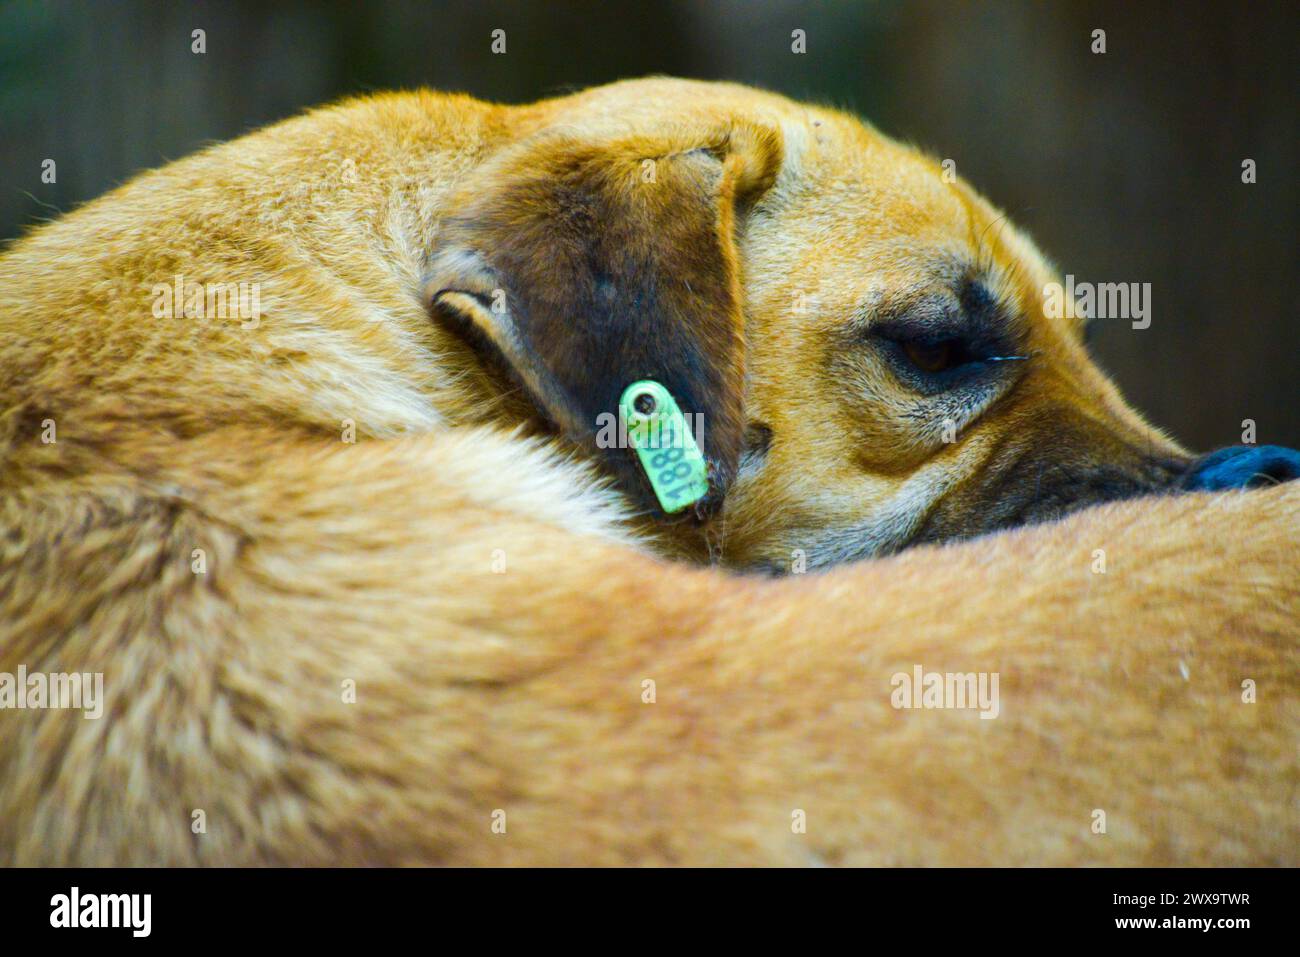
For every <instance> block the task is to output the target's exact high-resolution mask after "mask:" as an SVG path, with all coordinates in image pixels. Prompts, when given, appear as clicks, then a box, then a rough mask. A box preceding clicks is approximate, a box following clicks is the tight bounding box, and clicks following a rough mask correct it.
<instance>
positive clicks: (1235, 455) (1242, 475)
mask: <svg viewBox="0 0 1300 957" xmlns="http://www.w3.org/2000/svg"><path fill="white" fill-rule="evenodd" d="M1293 478H1300V452H1297V451H1296V450H1295V449H1288V448H1284V447H1283V446H1280V445H1233V446H1229V447H1228V448H1226V449H1218V450H1217V451H1214V452H1211V453H1210V454H1209V455H1207V456H1205V457H1204V458H1202V459H1201V460H1200V461H1198V462H1195V463H1193V464H1192V467H1191V469H1190V470H1189V471H1188V472H1187V475H1186V476H1185V477H1184V478H1183V487H1184V488H1186V489H1188V490H1189V491H1193V492H1218V491H1222V490H1223V489H1229V488H1256V487H1258V486H1261V485H1276V484H1277V483H1279V482H1289V481H1291V480H1292V479H1293Z"/></svg>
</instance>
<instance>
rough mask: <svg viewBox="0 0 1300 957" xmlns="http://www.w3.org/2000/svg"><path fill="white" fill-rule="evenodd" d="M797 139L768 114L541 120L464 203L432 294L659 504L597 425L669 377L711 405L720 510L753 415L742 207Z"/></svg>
mask: <svg viewBox="0 0 1300 957" xmlns="http://www.w3.org/2000/svg"><path fill="white" fill-rule="evenodd" d="M781 152H782V141H781V135H780V133H779V131H778V130H777V129H776V128H773V127H767V126H762V125H757V124H731V125H728V126H727V127H725V128H722V129H717V130H694V131H692V130H689V129H681V130H675V131H673V132H671V133H669V134H666V135H654V136H622V137H619V136H609V137H596V136H582V135H580V134H578V133H575V132H566V133H555V132H545V133H542V134H539V135H537V136H536V137H535V138H534V139H532V140H531V141H526V142H524V143H522V144H520V145H519V146H518V147H517V148H515V149H512V150H510V151H509V152H508V153H506V154H505V155H504V156H501V157H498V158H496V159H495V160H493V161H490V162H489V163H487V164H486V165H485V166H484V167H482V168H480V169H479V170H477V171H476V172H475V173H474V174H473V175H472V176H471V177H470V180H469V182H467V183H466V184H465V185H464V187H463V190H462V191H461V192H460V198H459V199H457V200H454V201H453V202H452V204H451V206H450V208H451V209H452V210H453V213H452V215H451V216H449V217H448V218H447V219H445V220H444V221H443V222H442V223H441V224H440V231H439V236H438V244H437V249H436V250H435V253H434V256H433V261H432V265H431V271H430V275H429V279H428V282H427V284H426V286H425V292H426V297H427V300H428V303H429V305H430V307H431V309H432V311H433V313H434V315H435V317H437V318H438V319H439V320H440V321H443V322H447V323H450V324H451V325H452V326H453V327H455V328H457V329H458V330H459V331H460V332H461V333H462V334H463V335H465V336H467V337H468V338H469V339H470V340H471V341H472V342H473V343H475V344H476V345H477V346H479V347H480V348H487V349H490V350H491V351H492V352H494V353H495V354H496V355H497V356H498V357H499V358H500V359H502V360H504V362H505V364H506V365H507V366H508V368H509V370H510V371H511V372H512V373H513V375H514V377H515V378H516V379H517V380H518V382H519V383H520V384H522V385H523V386H524V387H525V388H526V389H527V391H528V393H530V395H531V396H532V399H533V401H534V403H535V404H536V406H537V408H538V409H539V410H540V412H541V413H542V414H543V416H544V417H545V418H546V419H547V420H549V422H550V423H552V424H553V425H554V426H555V427H557V428H558V429H560V430H561V431H562V432H563V433H564V434H566V435H567V436H568V437H569V438H570V439H572V440H574V441H576V442H579V443H581V444H582V445H583V446H585V447H586V448H588V449H589V450H590V451H591V452H592V454H593V455H596V456H598V457H600V458H602V459H603V460H604V461H605V462H606V463H607V465H608V466H609V467H610V468H611V469H612V470H613V471H614V472H615V473H616V474H617V475H618V476H619V477H620V478H621V479H623V481H624V483H625V485H626V486H627V488H628V490H629V491H634V494H636V495H637V497H638V498H639V499H640V500H642V501H644V502H647V503H648V502H650V501H652V499H650V498H649V497H648V493H647V492H646V491H645V489H644V488H643V487H642V486H643V483H641V482H639V481H638V480H637V479H636V478H635V474H636V467H635V465H634V463H633V460H632V457H631V456H632V453H630V452H629V451H628V450H627V449H618V448H615V449H607V448H605V449H599V448H597V445H598V443H597V440H596V437H597V434H598V433H600V432H601V429H602V424H603V423H608V422H609V421H610V419H608V418H603V416H606V415H608V416H613V417H614V420H616V419H617V415H618V403H619V399H620V396H621V395H622V393H623V390H624V389H625V388H626V387H627V386H628V385H630V384H631V383H633V382H635V381H638V380H641V379H654V380H656V381H658V382H660V383H661V384H663V385H664V386H665V387H666V388H667V389H668V391H669V392H670V393H672V395H673V396H674V397H675V398H676V400H677V403H678V405H679V406H680V408H681V410H682V412H685V413H694V414H696V415H701V416H703V419H702V422H703V428H702V429H699V428H696V429H695V430H694V431H695V432H696V433H697V434H699V433H701V432H702V435H703V447H702V449H701V451H702V452H703V453H704V456H705V459H706V460H707V462H708V464H709V471H710V492H709V495H708V497H707V498H706V500H705V501H704V503H702V504H701V506H700V507H698V511H699V512H700V513H701V514H707V512H708V511H709V509H710V508H711V507H712V506H715V505H716V504H717V503H718V502H719V501H720V500H721V497H722V495H723V494H724V493H725V491H726V488H727V485H728V483H729V482H730V481H731V479H732V478H733V476H734V474H735V469H736V463H737V460H738V458H739V455H740V450H741V443H742V433H743V431H744V425H745V423H744V395H743V389H744V363H745V354H744V321H743V316H742V308H741V306H742V303H741V287H740V267H739V263H738V261H737V254H736V242H735V236H734V230H735V226H736V216H737V214H738V212H740V213H742V214H743V210H744V208H745V207H746V206H747V205H748V204H749V203H752V202H753V200H754V199H755V198H756V197H757V196H758V195H759V194H761V193H762V192H763V191H764V190H765V189H767V188H768V187H769V186H770V185H771V184H772V182H773V180H774V179H775V177H776V173H777V170H778V168H779V165H780V162H781ZM599 444H608V443H599Z"/></svg>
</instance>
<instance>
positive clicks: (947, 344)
mask: <svg viewBox="0 0 1300 957" xmlns="http://www.w3.org/2000/svg"><path fill="white" fill-rule="evenodd" d="M900 345H901V346H902V348H903V355H905V356H907V361H908V362H910V363H912V365H914V366H916V367H917V368H918V369H920V370H921V371H922V372H928V373H930V374H932V375H933V374H934V373H937V372H944V371H946V370H948V369H951V368H953V367H954V366H959V365H962V364H964V363H966V362H969V361H970V358H969V356H968V354H967V352H966V350H965V347H964V344H963V343H962V342H961V341H960V340H958V339H943V340H941V341H939V342H919V341H915V340H914V341H911V342H903V343H900Z"/></svg>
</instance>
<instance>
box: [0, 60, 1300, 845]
mask: <svg viewBox="0 0 1300 957" xmlns="http://www.w3.org/2000/svg"><path fill="white" fill-rule="evenodd" d="M943 172H944V171H943V170H942V168H941V166H940V165H939V164H938V162H937V161H935V160H933V159H931V158H928V157H926V156H924V155H922V154H921V153H919V152H917V151H916V150H914V149H912V148H909V147H906V146H903V145H900V144H898V143H895V142H893V141H891V140H889V139H888V138H886V137H885V136H883V135H882V134H880V133H878V132H876V131H875V130H873V129H871V128H870V127H868V126H866V125H865V124H863V123H862V122H861V121H859V120H858V119H856V118H854V117H852V116H849V115H848V114H845V113H841V112H837V111H834V110H829V109H823V108H819V107H813V106H808V105H804V104H800V103H795V102H792V101H790V100H787V99H785V98H783V97H780V96H777V95H774V94H769V93H765V92H762V91H758V90H754V89H750V88H747V87H743V86H738V85H732V84H725V83H704V82H693V81H683V80H674V79H664V78H654V79H645V80H637V81H626V82H621V83H616V84H612V85H609V86H605V87H599V88H595V89H591V90H587V91H584V92H581V93H577V94H574V95H570V96H565V97H561V98H558V99H552V100H546V101H542V102H538V103H535V104H530V105H524V106H500V105H494V104H489V103H484V102H481V101H478V100H475V99H472V98H470V97H468V96H463V95H446V94H438V93H432V92H415V93H403V94H393V95H379V96H371V97H366V98H362V99H356V100H350V101H347V102H344V103H341V104H338V105H335V106H331V107H327V108H324V109H320V110H316V111H313V112H310V113H307V114H306V115H304V116H300V117H297V118H295V119H291V120H288V121H286V122H283V123H280V124H278V125H275V126H272V127H269V128H267V129H264V130H261V131H259V132H256V133H253V134H251V135H249V136H246V137H243V138H241V139H239V140H236V141H233V142H230V143H226V144H222V145H218V146H214V147H212V148H209V149H206V150H204V151H202V152H200V153H198V154H197V155H195V156H192V157H189V158H187V159H184V160H181V161H179V162H175V163H172V164H170V165H168V166H165V167H163V168H161V169H159V170H155V171H152V172H148V173H145V174H143V175H141V176H139V177H137V178H136V179H134V180H133V181H131V182H129V183H127V184H126V185H124V186H122V187H120V188H118V189H116V190H114V191H113V192H112V193H110V194H108V195H107V196H105V197H103V198H101V199H99V200H97V201H95V202H92V203H90V204H88V205H86V206H85V207H83V208H81V209H78V210H76V211H74V212H72V213H70V214H68V215H65V216H63V217H62V218H60V219H59V220H57V221H55V222H53V223H51V224H48V225H46V226H43V227H41V228H39V229H37V230H35V231H34V232H33V233H31V234H30V235H28V236H27V237H25V238H23V239H22V240H21V241H19V242H17V243H15V244H14V245H13V246H12V247H11V248H10V249H9V250H8V251H7V252H6V253H5V254H4V255H3V257H0V282H2V283H3V288H4V289H5V290H6V295H5V297H4V301H3V302H2V303H0V330H3V335H2V336H0V523H2V525H3V528H4V532H5V534H4V537H3V544H2V545H0V568H2V569H3V572H2V574H3V578H2V579H0V586H2V587H0V628H2V629H3V631H2V632H0V675H9V676H11V677H14V678H15V679H16V676H17V675H19V674H20V672H21V673H22V674H24V675H27V676H29V677H27V678H26V681H27V682H28V683H30V682H31V681H32V680H33V679H32V678H31V677H30V676H31V675H46V674H48V675H51V676H56V677H52V678H51V679H50V683H49V685H48V686H47V687H49V688H53V687H54V685H55V683H56V682H57V681H58V680H60V679H59V678H58V677H57V676H60V675H65V676H66V675H69V674H75V675H79V676H86V679H87V682H88V681H89V676H94V675H98V676H102V682H103V689H104V691H103V696H102V698H103V700H102V701H101V702H100V703H99V707H102V714H101V715H100V716H99V717H91V716H89V714H88V713H87V714H83V713H82V712H80V711H77V710H76V709H75V708H67V707H58V706H57V705H58V703H59V702H57V701H54V700H53V698H54V697H55V696H54V695H50V699H51V700H50V701H48V702H46V704H45V706H29V707H23V708H20V707H15V706H14V703H13V700H11V701H10V702H9V704H8V706H7V708H6V709H4V710H3V713H0V726H2V727H3V729H4V733H3V735H0V860H4V861H5V862H6V863H10V864H42V865H44V864H68V863H73V864H100V865H126V864H163V865H194V864H208V865H228V864H313V865H331V864H339V865H352V864H588V865H613V864H700V863H713V864H774V863H786V864H788V863H807V864H814V863H832V864H850V865H853V864H1035V865H1043V864H1085V863H1108V864H1205V863H1242V864H1260V863H1271V864H1283V863H1289V864H1294V863H1296V860H1297V857H1296V850H1295V849H1296V848H1297V847H1300V840H1297V838H1298V837H1300V825H1298V824H1297V819H1296V815H1295V814H1294V784H1293V781H1294V776H1295V741H1296V732H1297V727H1298V723H1300V722H1298V716H1297V713H1296V710H1295V707H1294V703H1293V702H1294V693H1295V691H1296V689H1297V687H1298V686H1300V680H1298V679H1300V672H1298V662H1297V650H1296V642H1295V637H1296V633H1297V626H1296V616H1297V612H1298V611H1300V585H1297V582H1300V575H1297V571H1300V550H1298V549H1297V548H1296V540H1297V536H1298V534H1300V487H1298V486H1295V485H1287V484H1281V483H1282V482H1283V480H1285V479H1289V478H1291V477H1294V476H1295V475H1296V474H1297V472H1300V469H1298V468H1297V463H1298V462H1300V456H1297V455H1296V453H1294V452H1291V451H1290V450H1285V449H1279V448H1274V447H1264V448H1240V449H1231V450H1226V451H1221V452H1219V453H1217V454H1215V455H1214V456H1211V457H1209V458H1204V459H1197V458H1195V457H1193V456H1192V455H1191V454H1190V453H1188V452H1187V451H1186V450H1185V449H1183V448H1182V447H1180V446H1179V445H1178V444H1176V443H1175V442H1174V441H1172V440H1171V439H1170V438H1169V437H1168V436H1166V435H1164V434H1163V433H1161V432H1160V431H1158V430H1157V429H1155V428H1153V427H1152V426H1150V425H1148V424H1147V423H1146V422H1145V421H1144V420H1143V419H1142V418H1141V417H1140V416H1139V415H1138V414H1137V413H1136V412H1135V411H1133V410H1132V409H1131V408H1129V407H1128V405H1126V403H1125V402H1124V400H1123V399H1122V397H1121V396H1120V394H1119V393H1118V391H1117V390H1116V389H1115V387H1114V386H1113V385H1112V384H1111V383H1110V382H1109V381H1108V380H1107V379H1106V378H1105V376H1104V375H1103V374H1102V373H1101V372H1100V371H1099V370H1098V369H1097V367H1096V366H1095V365H1094V364H1093V363H1092V361H1091V360H1090V359H1089V356H1088V354H1087V352H1086V350H1085V348H1084V346H1083V344H1082V330H1081V328H1080V324H1079V323H1078V322H1076V321H1074V320H1070V319H1055V318H1049V317H1048V316H1047V315H1046V313H1045V312H1044V308H1043V290H1044V289H1045V288H1046V287H1047V286H1048V285H1049V284H1051V283H1052V282H1053V281H1055V279H1056V273H1055V272H1054V270H1053V269H1052V267H1050V266H1049V265H1048V264H1047V262H1046V261H1045V260H1044V258H1043V257H1042V256H1041V255H1040V254H1039V252H1038V251H1037V250H1036V249H1035V247H1034V246H1033V244H1032V243H1031V242H1030V241H1029V239H1027V238H1026V237H1025V236H1023V235H1022V234H1021V233H1019V232H1018V231H1017V230H1016V229H1015V228H1014V227H1013V226H1012V225H1010V224H1009V223H1008V222H1007V221H1006V218H1005V217H1004V216H1003V215H1002V214H1000V213H999V212H998V211H997V210H996V209H995V208H994V207H992V206H991V205H990V204H988V203H987V202H986V201H985V200H983V199H982V198H981V197H980V196H978V195H977V194H976V193H975V192H974V191H973V190H972V189H971V188H970V187H969V186H967V185H966V184H965V183H963V182H961V181H960V180H957V181H951V182H950V181H949V180H950V179H951V178H950V177H946V176H944V175H943ZM647 380H649V381H652V382H654V383H656V384H657V385H658V386H659V387H661V388H662V389H663V390H665V392H666V394H667V395H668V396H671V397H672V399H673V401H674V402H675V404H676V406H677V408H678V411H679V412H680V413H681V415H682V416H683V418H684V419H685V418H689V420H690V421H691V422H693V423H694V425H693V426H692V428H693V429H694V432H693V439H692V441H693V442H694V445H695V447H696V450H697V451H698V460H699V463H700V464H699V468H700V469H701V475H702V476H703V478H702V481H703V482H704V486H703V488H704V489H705V491H703V492H702V493H701V494H700V495H699V496H698V497H696V498H694V499H693V500H692V501H691V502H690V503H689V504H688V506H687V507H685V508H682V509H680V510H674V511H671V512H670V511H669V510H668V509H667V508H665V507H664V506H663V502H662V501H661V500H660V499H659V498H658V497H657V496H658V491H657V486H656V484H655V481H654V476H653V468H651V469H650V470H647V468H646V466H644V465H642V464H641V461H640V460H639V457H638V454H637V453H636V451H635V450H633V449H629V448H628V447H627V444H626V442H624V441H621V439H622V438H625V437H626V436H625V435H622V434H619V435H618V438H619V439H620V441H613V442H611V441H608V440H606V439H602V437H601V430H600V429H599V428H598V423H599V422H601V421H602V419H603V420H604V421H606V422H608V421H609V420H610V418H611V417H615V416H617V414H618V412H619V409H620V402H621V401H622V398H623V397H624V395H625V393H626V392H627V390H628V388H629V386H630V385H632V384H634V383H638V382H644V381H647ZM618 431H619V430H617V429H616V430H615V432H616V433H618ZM606 438H607V437H606ZM673 461H676V460H673ZM674 467H675V466H674ZM1274 483H1277V487H1271V488H1264V489H1259V490H1255V491H1250V492H1249V493H1248V494H1243V493H1242V492H1241V491H1240V490H1241V489H1242V488H1245V487H1247V486H1251V485H1257V484H1274ZM1220 489H1229V491H1227V492H1225V493H1224V494H1213V495H1212V494H1208V492H1209V490H1220ZM1174 493H1178V494H1174ZM1085 506H1088V508H1085ZM1025 525H1030V526H1032V527H1028V528H1019V527H1018V526H1025ZM966 539H974V540H972V541H962V540H966ZM895 553H899V554H895ZM807 572H811V573H812V574H801V573H807ZM922 670H924V671H925V672H932V673H938V674H941V675H952V674H956V675H968V674H969V675H972V676H975V675H979V676H981V679H983V678H984V677H989V676H991V677H992V678H993V679H994V680H995V681H996V680H997V679H1000V683H999V684H995V685H993V687H994V688H996V689H997V694H998V697H999V699H1000V700H999V703H998V704H997V705H996V707H995V708H992V709H989V708H986V709H985V710H984V711H982V712H980V713H976V712H975V711H973V710H971V709H970V708H968V707H961V706H947V707H945V706H942V705H944V704H948V705H951V702H946V701H939V703H938V705H936V706H935V707H933V708H931V707H930V706H929V705H930V704H932V703H933V702H929V703H927V702H923V701H914V702H910V703H908V702H902V703H900V701H899V700H898V695H897V694H895V693H894V692H900V691H902V689H903V688H904V687H905V686H908V682H909V680H910V679H908V677H907V676H909V675H912V674H913V673H915V674H916V675H917V686H918V690H919V688H920V685H921V683H922V677H921V672H922ZM900 675H901V676H903V679H904V680H900V681H895V678H897V677H898V676H900ZM62 680H64V682H65V684H66V682H67V681H68V680H69V679H67V678H63V679H62ZM18 684H19V682H17V681H16V680H14V681H11V688H12V689H14V690H18V689H17V686H18ZM926 686H927V687H929V685H928V684H927V685H926ZM85 687H90V685H89V684H87V685H85ZM981 687H984V686H983V685H981ZM24 688H26V685H24ZM2 690H3V689H0V691H2ZM27 690H30V689H27ZM65 690H66V689H65ZM920 697H922V696H921V695H918V699H919V698H920ZM14 700H16V699H14ZM3 703H4V700H3V699H2V698H0V704H3ZM84 710H85V709H83V711H84ZM994 711H996V720H988V721H985V720H981V714H983V715H984V716H985V717H992V716H993V714H994Z"/></svg>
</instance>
